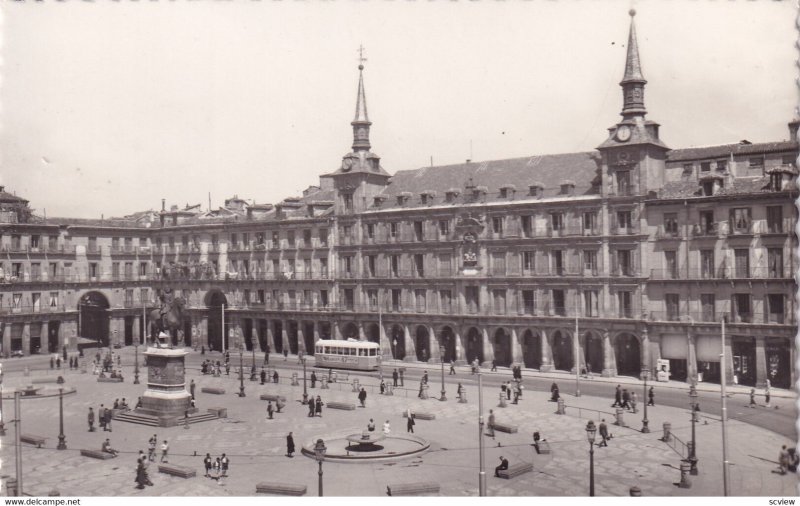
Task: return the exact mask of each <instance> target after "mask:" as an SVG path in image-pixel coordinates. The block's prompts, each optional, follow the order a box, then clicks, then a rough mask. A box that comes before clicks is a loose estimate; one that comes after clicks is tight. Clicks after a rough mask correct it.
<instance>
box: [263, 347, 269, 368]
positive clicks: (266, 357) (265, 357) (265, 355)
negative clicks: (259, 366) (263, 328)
mask: <svg viewBox="0 0 800 506" xmlns="http://www.w3.org/2000/svg"><path fill="white" fill-rule="evenodd" d="M267 364H269V348H267V349H265V350H264V365H267Z"/></svg>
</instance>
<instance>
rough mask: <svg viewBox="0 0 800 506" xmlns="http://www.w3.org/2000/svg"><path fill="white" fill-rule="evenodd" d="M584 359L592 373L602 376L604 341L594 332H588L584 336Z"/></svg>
mask: <svg viewBox="0 0 800 506" xmlns="http://www.w3.org/2000/svg"><path fill="white" fill-rule="evenodd" d="M583 339H584V345H583V359H584V361H585V362H586V365H587V369H589V371H590V372H593V373H597V374H600V373H602V372H603V339H602V338H601V337H600V336H598V335H597V334H595V333H594V332H587V333H585V334H584V336H583Z"/></svg>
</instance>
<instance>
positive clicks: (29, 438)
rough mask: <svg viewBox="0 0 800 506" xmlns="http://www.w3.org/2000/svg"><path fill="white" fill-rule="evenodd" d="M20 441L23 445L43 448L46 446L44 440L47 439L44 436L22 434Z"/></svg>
mask: <svg viewBox="0 0 800 506" xmlns="http://www.w3.org/2000/svg"><path fill="white" fill-rule="evenodd" d="M19 439H20V441H22V442H23V443H28V444H32V445H36V448H41V447H42V445H43V444H44V440H45V439H47V438H46V437H43V436H34V435H33V434H22V435H20V437H19Z"/></svg>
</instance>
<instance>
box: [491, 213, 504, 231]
mask: <svg viewBox="0 0 800 506" xmlns="http://www.w3.org/2000/svg"><path fill="white" fill-rule="evenodd" d="M492 232H494V233H495V234H497V235H503V217H502V216H495V217H493V218H492Z"/></svg>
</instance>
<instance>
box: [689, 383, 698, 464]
mask: <svg viewBox="0 0 800 506" xmlns="http://www.w3.org/2000/svg"><path fill="white" fill-rule="evenodd" d="M689 405H690V406H691V407H692V449H691V451H690V452H689V458H688V459H687V460H688V461H689V464H691V466H692V467H691V469H690V470H689V474H691V475H692V476H697V448H696V445H697V439H695V432H694V424H695V421H696V420H697V389H696V388H695V387H694V385H692V386H690V387H689Z"/></svg>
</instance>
